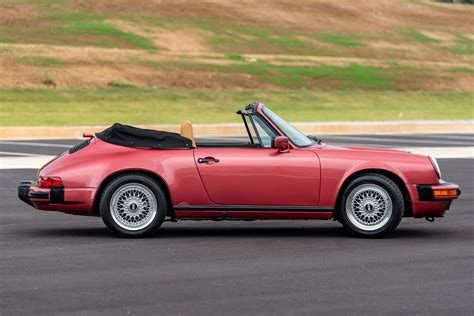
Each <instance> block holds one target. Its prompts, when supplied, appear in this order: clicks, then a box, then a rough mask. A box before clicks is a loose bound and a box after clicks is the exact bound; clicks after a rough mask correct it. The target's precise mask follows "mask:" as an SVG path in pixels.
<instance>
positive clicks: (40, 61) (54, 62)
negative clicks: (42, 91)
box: [18, 56, 67, 67]
mask: <svg viewBox="0 0 474 316" xmlns="http://www.w3.org/2000/svg"><path fill="white" fill-rule="evenodd" d="M18 59H19V60H20V61H21V62H22V63H25V64H30V65H34V66H37V67H61V66H64V65H67V62H65V61H64V60H61V59H58V58H54V57H47V56H28V57H19V58H18Z"/></svg>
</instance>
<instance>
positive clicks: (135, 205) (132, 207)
mask: <svg viewBox="0 0 474 316" xmlns="http://www.w3.org/2000/svg"><path fill="white" fill-rule="evenodd" d="M128 208H129V209H130V211H132V212H135V211H136V210H137V209H138V205H137V203H130V205H129V206H128Z"/></svg>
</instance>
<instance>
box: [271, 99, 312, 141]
mask: <svg viewBox="0 0 474 316" xmlns="http://www.w3.org/2000/svg"><path fill="white" fill-rule="evenodd" d="M263 113H264V114H265V115H266V116H267V117H268V118H269V119H270V121H272V122H273V124H275V125H276V126H277V127H278V128H279V129H280V130H281V131H282V132H283V134H285V136H286V137H288V139H289V140H290V141H291V142H292V143H293V144H295V145H296V146H298V147H306V146H309V145H312V144H314V141H312V140H311V139H309V138H308V137H306V135H304V134H303V133H301V132H300V131H299V130H297V129H296V128H294V127H293V126H292V125H291V124H290V123H288V122H286V121H285V120H284V119H282V118H281V117H279V116H278V115H276V114H275V113H273V112H272V111H270V110H269V109H267V108H266V107H263Z"/></svg>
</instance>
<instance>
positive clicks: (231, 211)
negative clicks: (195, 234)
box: [174, 205, 334, 220]
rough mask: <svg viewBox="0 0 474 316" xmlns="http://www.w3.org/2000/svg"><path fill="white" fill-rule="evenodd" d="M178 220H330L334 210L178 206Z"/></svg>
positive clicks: (300, 207)
mask: <svg viewBox="0 0 474 316" xmlns="http://www.w3.org/2000/svg"><path fill="white" fill-rule="evenodd" d="M174 211H175V215H176V218H178V219H194V220H205V219H211V220H239V219H242V220H245V219H330V218H331V217H332V215H333V211H334V208H333V207H330V206H328V207H326V206H280V205H268V206H266V205H218V206H216V205H176V206H174Z"/></svg>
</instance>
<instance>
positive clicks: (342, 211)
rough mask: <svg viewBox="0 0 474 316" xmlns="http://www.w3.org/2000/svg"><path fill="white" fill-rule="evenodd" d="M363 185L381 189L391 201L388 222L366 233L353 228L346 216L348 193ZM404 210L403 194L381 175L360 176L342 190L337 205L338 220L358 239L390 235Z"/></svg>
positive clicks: (393, 183) (355, 227)
mask: <svg viewBox="0 0 474 316" xmlns="http://www.w3.org/2000/svg"><path fill="white" fill-rule="evenodd" d="M363 184H375V185H378V186H380V187H382V188H383V189H384V190H385V191H387V193H388V194H389V195H390V199H391V200H392V214H391V216H390V219H389V220H388V222H387V223H386V224H385V225H384V226H382V227H380V228H379V229H377V230H373V231H366V230H363V229H361V228H359V227H357V226H355V225H354V224H353V223H352V222H351V221H350V219H349V218H348V216H347V213H346V202H347V198H348V197H349V195H350V193H351V192H352V191H353V190H354V189H355V188H357V187H359V186H360V185H363ZM404 210H405V203H404V199H403V194H402V192H401V191H400V189H399V188H398V186H397V185H396V184H395V182H393V181H392V180H390V179H389V178H387V177H385V176H382V175H373V174H368V175H362V176H360V177H358V178H356V179H354V180H352V181H351V182H350V184H349V185H348V186H347V188H346V189H345V190H344V194H343V196H342V198H341V203H340V205H339V218H340V221H341V222H342V224H343V225H344V228H346V230H347V231H348V232H349V233H351V234H352V235H355V236H358V237H383V236H386V235H387V234H390V233H391V232H392V231H393V230H394V229H395V228H396V227H397V226H398V224H399V223H400V221H401V220H402V218H403V214H404Z"/></svg>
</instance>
